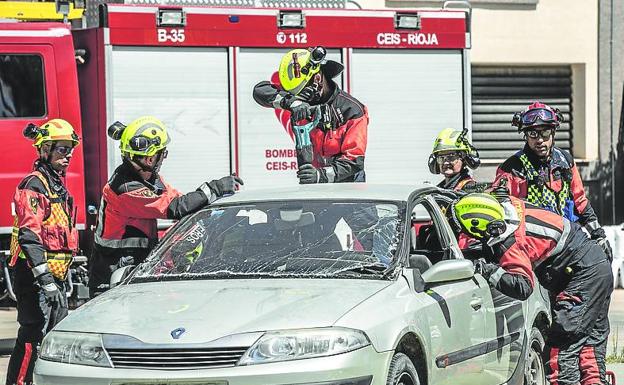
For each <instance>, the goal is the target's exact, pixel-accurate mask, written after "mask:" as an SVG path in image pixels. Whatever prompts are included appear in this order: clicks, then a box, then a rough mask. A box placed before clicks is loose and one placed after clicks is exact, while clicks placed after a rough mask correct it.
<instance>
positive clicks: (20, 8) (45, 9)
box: [0, 1, 84, 21]
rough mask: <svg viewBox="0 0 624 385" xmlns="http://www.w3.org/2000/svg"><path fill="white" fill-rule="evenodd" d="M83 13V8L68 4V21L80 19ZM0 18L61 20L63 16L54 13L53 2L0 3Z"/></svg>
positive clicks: (54, 6)
mask: <svg viewBox="0 0 624 385" xmlns="http://www.w3.org/2000/svg"><path fill="white" fill-rule="evenodd" d="M83 13H84V9H83V8H74V4H73V3H69V14H68V15H67V18H68V19H69V20H73V19H80V18H82V15H83ZM0 18H4V19H17V20H21V21H29V20H63V15H62V14H59V13H56V5H55V3H54V2H27V1H1V2H0Z"/></svg>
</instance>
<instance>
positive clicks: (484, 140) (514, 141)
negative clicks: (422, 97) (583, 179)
mask: <svg viewBox="0 0 624 385" xmlns="http://www.w3.org/2000/svg"><path fill="white" fill-rule="evenodd" d="M571 75H572V70H571V68H570V67H569V66H548V67H520V66H515V67H514V66H508V67H501V66H473V67H472V138H473V142H474V145H475V146H476V147H477V149H478V150H479V154H480V155H481V158H483V159H506V158H508V157H509V156H511V155H513V154H514V153H515V152H516V151H518V150H520V149H521V148H522V147H523V146H524V140H523V138H522V136H521V135H520V134H518V133H517V131H516V128H515V127H512V126H511V119H512V117H513V114H514V113H515V112H518V111H521V110H522V109H524V108H526V106H528V105H529V104H530V103H531V102H533V101H535V100H539V101H541V102H544V103H546V104H548V105H550V106H552V107H556V108H559V109H560V110H561V112H562V113H563V116H564V119H565V122H564V123H563V124H561V127H560V128H559V130H558V131H557V136H556V145H557V146H559V147H561V148H563V149H566V150H569V151H571V150H572V123H573V122H572V114H571V112H572V78H571Z"/></svg>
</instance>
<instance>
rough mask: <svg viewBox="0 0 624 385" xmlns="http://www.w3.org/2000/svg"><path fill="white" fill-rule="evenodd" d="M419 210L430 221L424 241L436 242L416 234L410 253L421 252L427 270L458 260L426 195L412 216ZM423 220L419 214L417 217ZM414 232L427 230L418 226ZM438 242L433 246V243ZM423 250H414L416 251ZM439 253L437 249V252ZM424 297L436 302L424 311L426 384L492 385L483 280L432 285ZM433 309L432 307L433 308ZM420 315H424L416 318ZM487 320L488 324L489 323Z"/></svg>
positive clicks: (446, 229) (488, 299) (443, 222)
mask: <svg viewBox="0 0 624 385" xmlns="http://www.w3.org/2000/svg"><path fill="white" fill-rule="evenodd" d="M423 208H424V209H425V210H426V212H427V213H428V214H429V216H430V218H431V219H432V221H433V227H432V228H431V229H430V230H429V231H430V234H428V237H437V238H438V239H437V240H436V241H433V242H432V241H430V240H429V241H424V242H423V238H425V237H423V236H422V235H423V234H415V236H416V237H417V238H418V239H420V241H421V244H420V245H418V242H416V245H415V247H416V249H415V250H413V253H416V254H420V253H423V254H425V255H428V256H429V258H430V259H431V263H432V267H431V268H435V266H436V264H438V263H440V262H442V261H445V260H448V259H463V256H462V254H461V252H460V251H459V248H458V246H457V242H456V241H455V238H454V236H453V235H452V233H451V229H450V227H449V225H448V223H446V220H445V219H444V216H443V214H442V212H441V210H440V207H439V206H438V205H437V203H436V202H435V201H434V200H433V199H432V198H431V197H426V198H424V199H423V200H421V201H419V202H417V205H416V206H415V212H420V213H422V212H423ZM421 216H422V215H421ZM419 231H426V230H425V228H424V227H422V226H421V228H420V229H419ZM423 243H424V244H423ZM436 244H438V245H436ZM421 246H422V247H425V248H423V249H418V247H421ZM438 247H439V248H440V250H436V248H438ZM424 295H426V296H427V297H428V298H429V300H430V301H431V302H432V303H433V304H435V305H434V306H433V307H434V309H432V310H431V311H428V312H425V314H424V316H426V317H427V318H428V325H429V336H428V337H429V338H430V352H429V360H430V368H431V381H430V383H435V384H449V385H451V384H452V385H457V384H477V383H478V384H483V385H488V384H494V382H486V381H483V378H482V375H483V372H484V365H485V356H484V354H483V351H485V349H486V344H487V342H488V341H487V339H488V338H487V336H486V327H487V325H488V317H491V318H493V315H491V314H489V313H488V311H487V309H489V308H492V307H493V304H492V303H491V302H492V296H491V294H490V291H489V288H488V285H487V282H485V280H484V279H483V277H480V276H474V277H472V278H471V279H466V280H459V281H451V282H437V283H435V284H434V285H431V286H428V287H426V288H425V291H424ZM435 308H437V309H435ZM421 316H423V315H421ZM492 322H493V319H492V320H489V323H492Z"/></svg>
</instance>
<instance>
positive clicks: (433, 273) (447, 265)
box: [422, 259, 474, 286]
mask: <svg viewBox="0 0 624 385" xmlns="http://www.w3.org/2000/svg"><path fill="white" fill-rule="evenodd" d="M473 276H474V265H473V264H472V262H471V261H469V260H467V259H451V260H447V261H440V262H438V263H436V264H435V265H433V266H431V267H430V268H429V269H427V271H425V272H424V273H422V278H423V281H425V284H426V285H427V286H430V285H431V284H435V283H442V282H452V281H460V280H463V279H469V278H472V277H473Z"/></svg>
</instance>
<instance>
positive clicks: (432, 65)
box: [351, 49, 464, 183]
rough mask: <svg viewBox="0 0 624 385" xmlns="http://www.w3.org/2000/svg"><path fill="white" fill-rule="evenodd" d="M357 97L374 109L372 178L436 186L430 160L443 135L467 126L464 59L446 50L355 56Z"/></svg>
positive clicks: (370, 134) (368, 153)
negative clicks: (440, 136) (449, 129)
mask: <svg viewBox="0 0 624 385" xmlns="http://www.w3.org/2000/svg"><path fill="white" fill-rule="evenodd" d="M351 62H352V71H351V73H352V75H351V79H352V85H353V87H352V88H353V89H352V91H353V92H352V94H353V96H354V97H356V98H357V99H358V100H360V101H361V102H362V103H364V104H365V105H366V106H367V107H368V114H369V117H370V124H369V128H368V148H367V151H366V161H365V168H366V178H367V182H372V183H388V182H389V183H392V182H394V183H410V182H422V181H427V180H428V181H432V182H435V183H437V182H438V180H439V179H441V178H440V177H439V176H434V175H432V174H430V173H429V169H428V168H427V159H428V158H429V154H430V153H431V148H432V146H433V141H434V139H435V138H436V136H437V135H438V133H439V132H440V131H441V130H442V129H443V128H447V127H451V128H456V129H459V130H461V129H462V128H463V126H464V119H463V115H464V107H463V106H464V102H463V96H462V95H463V86H462V55H461V52H460V51H450V50H449V51H441V50H435V51H433V50H431V51H426V50H418V51H416V50H382V49H377V50H366V49H356V50H353V55H352V61H351Z"/></svg>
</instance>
